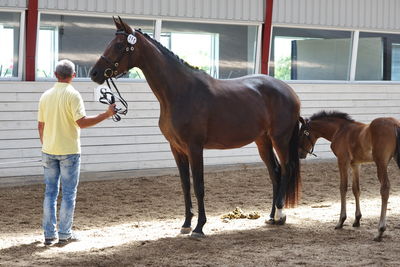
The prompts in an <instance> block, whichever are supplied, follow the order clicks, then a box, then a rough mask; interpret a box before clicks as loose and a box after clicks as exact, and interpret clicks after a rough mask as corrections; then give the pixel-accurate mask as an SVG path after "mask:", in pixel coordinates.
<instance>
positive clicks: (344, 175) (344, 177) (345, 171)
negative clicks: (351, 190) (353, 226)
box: [335, 158, 349, 229]
mask: <svg viewBox="0 0 400 267" xmlns="http://www.w3.org/2000/svg"><path fill="white" fill-rule="evenodd" d="M338 165H339V172H340V217H339V222H338V223H337V225H336V226H335V229H341V228H343V223H344V222H345V221H346V218H347V215H346V194H347V182H348V176H349V161H348V160H347V159H341V158H339V159H338Z"/></svg>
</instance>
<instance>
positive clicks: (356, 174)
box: [351, 164, 361, 227]
mask: <svg viewBox="0 0 400 267" xmlns="http://www.w3.org/2000/svg"><path fill="white" fill-rule="evenodd" d="M351 168H352V170H353V184H352V189H353V194H354V198H355V199H356V217H355V220H354V223H353V227H360V219H361V209H360V165H359V164H351Z"/></svg>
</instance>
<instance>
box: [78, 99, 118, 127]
mask: <svg viewBox="0 0 400 267" xmlns="http://www.w3.org/2000/svg"><path fill="white" fill-rule="evenodd" d="M114 114H115V104H112V105H109V106H108V109H107V111H106V112H104V113H100V114H99V115H97V116H89V117H87V116H85V117H83V118H80V119H79V120H77V121H76V123H77V124H78V126H79V127H80V128H88V127H91V126H94V125H96V124H98V123H99V122H102V121H104V120H106V119H108V118H109V117H111V116H112V115H114Z"/></svg>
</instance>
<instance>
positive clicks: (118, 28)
mask: <svg viewBox="0 0 400 267" xmlns="http://www.w3.org/2000/svg"><path fill="white" fill-rule="evenodd" d="M113 20H114V24H115V27H117V30H121V29H122V25H121V20H120V18H119V17H118V19H116V18H115V17H114V16H113Z"/></svg>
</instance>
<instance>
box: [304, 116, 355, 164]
mask: <svg viewBox="0 0 400 267" xmlns="http://www.w3.org/2000/svg"><path fill="white" fill-rule="evenodd" d="M300 122H301V124H302V126H301V128H300V132H299V157H300V158H301V159H304V158H306V157H307V154H311V155H314V156H315V154H314V153H313V151H314V145H315V143H316V142H317V140H318V138H320V137H324V138H326V139H328V138H327V137H326V135H327V134H328V133H329V132H332V131H334V129H335V127H332V125H336V126H338V127H340V125H342V123H343V122H345V123H354V120H353V119H352V118H351V117H350V116H349V114H347V113H343V112H339V111H325V110H323V111H320V112H318V113H315V114H313V115H312V116H311V117H310V118H309V119H303V118H301V117H300ZM328 140H329V139H328Z"/></svg>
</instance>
